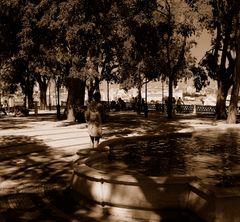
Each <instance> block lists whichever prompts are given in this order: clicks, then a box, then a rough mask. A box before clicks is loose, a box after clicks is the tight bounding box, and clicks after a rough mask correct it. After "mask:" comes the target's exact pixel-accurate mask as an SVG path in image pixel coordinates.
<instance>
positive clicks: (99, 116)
mask: <svg viewBox="0 0 240 222" xmlns="http://www.w3.org/2000/svg"><path fill="white" fill-rule="evenodd" d="M100 100H101V94H100V92H95V93H94V94H93V101H92V102H90V103H89V104H88V107H87V110H86V112H85V119H86V122H87V124H88V133H89V136H90V140H91V147H92V148H97V147H98V144H99V141H100V138H101V137H102V121H103V115H104V113H103V112H104V107H103V105H102V104H101V102H100Z"/></svg>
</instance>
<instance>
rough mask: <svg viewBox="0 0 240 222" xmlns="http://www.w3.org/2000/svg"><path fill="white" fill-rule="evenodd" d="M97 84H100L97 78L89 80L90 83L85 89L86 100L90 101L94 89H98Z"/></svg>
mask: <svg viewBox="0 0 240 222" xmlns="http://www.w3.org/2000/svg"><path fill="white" fill-rule="evenodd" d="M99 84H100V80H99V78H95V81H94V82H93V81H90V84H89V85H88V86H87V90H88V102H91V101H92V98H93V93H94V91H95V90H98V91H99Z"/></svg>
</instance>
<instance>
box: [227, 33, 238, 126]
mask: <svg viewBox="0 0 240 222" xmlns="http://www.w3.org/2000/svg"><path fill="white" fill-rule="evenodd" d="M237 39H238V42H237V50H236V51H237V56H236V66H235V70H234V74H233V88H232V94H231V100H230V105H229V108H228V117H227V123H229V124H235V123H236V122H237V109H238V95H239V89H240V31H239V30H238V32H237Z"/></svg>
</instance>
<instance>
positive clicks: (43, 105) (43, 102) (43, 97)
mask: <svg viewBox="0 0 240 222" xmlns="http://www.w3.org/2000/svg"><path fill="white" fill-rule="evenodd" d="M39 86H40V109H41V110H46V109H47V84H41V85H40V84H39Z"/></svg>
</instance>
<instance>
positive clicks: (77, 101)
mask: <svg viewBox="0 0 240 222" xmlns="http://www.w3.org/2000/svg"><path fill="white" fill-rule="evenodd" d="M85 86H86V82H85V81H83V80H81V79H79V78H72V79H70V80H69V88H68V99H67V108H68V115H67V119H68V120H69V121H75V114H76V110H77V109H78V108H83V106H84V98H85Z"/></svg>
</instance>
